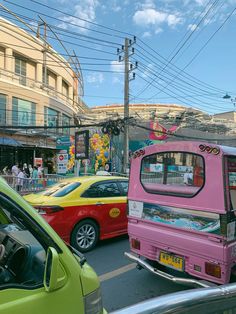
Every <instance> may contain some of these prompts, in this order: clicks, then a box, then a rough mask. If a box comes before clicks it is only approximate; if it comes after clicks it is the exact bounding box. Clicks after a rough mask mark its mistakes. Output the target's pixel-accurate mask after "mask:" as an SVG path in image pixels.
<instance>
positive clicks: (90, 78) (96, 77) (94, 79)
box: [86, 72, 104, 84]
mask: <svg viewBox="0 0 236 314" xmlns="http://www.w3.org/2000/svg"><path fill="white" fill-rule="evenodd" d="M86 81H87V82H88V83H91V84H93V83H98V84H101V83H103V82H104V75H103V73H97V72H94V73H91V74H88V75H87V76H86Z"/></svg>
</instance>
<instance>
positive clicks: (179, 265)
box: [159, 252, 184, 270]
mask: <svg viewBox="0 0 236 314" xmlns="http://www.w3.org/2000/svg"><path fill="white" fill-rule="evenodd" d="M159 262H160V263H161V264H163V265H166V266H168V267H171V268H174V269H177V270H183V268H184V261H183V258H182V257H180V256H176V255H172V254H168V253H165V252H161V253H160V259H159Z"/></svg>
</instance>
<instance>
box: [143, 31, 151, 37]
mask: <svg viewBox="0 0 236 314" xmlns="http://www.w3.org/2000/svg"><path fill="white" fill-rule="evenodd" d="M151 36H152V34H151V33H150V32H144V33H143V35H142V37H143V38H147V37H151Z"/></svg>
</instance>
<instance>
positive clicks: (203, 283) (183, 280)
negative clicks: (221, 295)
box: [124, 252, 216, 288]
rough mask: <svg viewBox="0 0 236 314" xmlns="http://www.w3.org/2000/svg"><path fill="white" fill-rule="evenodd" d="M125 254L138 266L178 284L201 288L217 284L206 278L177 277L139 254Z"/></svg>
mask: <svg viewBox="0 0 236 314" xmlns="http://www.w3.org/2000/svg"><path fill="white" fill-rule="evenodd" d="M124 255H125V256H126V257H128V258H129V259H130V260H131V261H133V262H136V263H137V265H138V266H140V267H142V268H145V269H146V270H148V271H150V272H151V273H153V274H154V275H157V276H159V277H162V278H165V279H167V280H170V281H172V282H175V283H177V284H181V285H185V286H190V287H201V288H209V287H212V286H216V285H215V284H213V283H211V282H208V281H205V280H196V279H189V278H181V277H176V276H173V275H170V274H167V273H165V272H163V271H161V270H159V269H157V268H155V267H153V266H151V265H150V264H149V263H148V262H146V261H144V260H143V259H141V258H139V257H138V256H135V255H134V254H132V253H127V252H125V253H124Z"/></svg>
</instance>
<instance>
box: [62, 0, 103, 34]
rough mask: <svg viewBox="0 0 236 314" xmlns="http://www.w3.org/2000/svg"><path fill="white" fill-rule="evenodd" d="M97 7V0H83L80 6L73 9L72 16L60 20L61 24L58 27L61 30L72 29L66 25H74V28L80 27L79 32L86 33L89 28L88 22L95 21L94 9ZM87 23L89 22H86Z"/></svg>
mask: <svg viewBox="0 0 236 314" xmlns="http://www.w3.org/2000/svg"><path fill="white" fill-rule="evenodd" d="M98 5H99V1H98V0H83V1H81V3H80V4H77V5H75V6H74V8H73V15H74V16H75V17H72V16H63V17H62V18H61V19H62V20H63V22H62V23H61V24H60V25H59V26H60V27H63V28H68V27H73V26H72V25H69V24H67V23H72V24H74V27H81V28H80V32H86V31H87V29H86V28H89V27H90V23H89V22H94V21H95V19H96V8H97V7H98ZM88 21H89V22H88Z"/></svg>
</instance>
